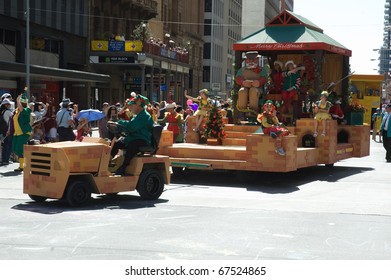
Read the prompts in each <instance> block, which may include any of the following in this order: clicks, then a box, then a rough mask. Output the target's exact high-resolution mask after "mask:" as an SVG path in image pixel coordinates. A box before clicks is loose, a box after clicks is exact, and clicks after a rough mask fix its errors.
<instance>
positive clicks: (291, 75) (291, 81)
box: [282, 60, 305, 114]
mask: <svg viewBox="0 0 391 280" xmlns="http://www.w3.org/2000/svg"><path fill="white" fill-rule="evenodd" d="M285 68H286V69H285V71H284V73H283V77H284V84H283V87H282V101H283V103H284V104H283V113H285V114H287V113H292V112H293V106H292V102H293V100H294V98H295V97H296V96H297V95H298V92H299V87H300V73H299V72H298V71H300V70H305V67H304V66H301V67H296V65H295V64H294V62H293V61H292V60H289V61H287V62H286V63H285Z"/></svg>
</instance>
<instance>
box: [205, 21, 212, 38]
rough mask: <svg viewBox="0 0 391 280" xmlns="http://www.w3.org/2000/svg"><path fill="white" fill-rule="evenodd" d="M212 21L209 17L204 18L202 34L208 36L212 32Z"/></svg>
mask: <svg viewBox="0 0 391 280" xmlns="http://www.w3.org/2000/svg"><path fill="white" fill-rule="evenodd" d="M211 23H212V21H211V20H210V19H205V20H204V35H205V36H210V35H211V34H212V25H211Z"/></svg>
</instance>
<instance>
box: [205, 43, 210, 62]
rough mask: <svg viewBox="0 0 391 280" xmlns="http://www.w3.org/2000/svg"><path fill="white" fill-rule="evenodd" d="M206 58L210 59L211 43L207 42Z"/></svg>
mask: <svg viewBox="0 0 391 280" xmlns="http://www.w3.org/2000/svg"><path fill="white" fill-rule="evenodd" d="M203 58H204V59H210V43H205V44H204V55H203Z"/></svg>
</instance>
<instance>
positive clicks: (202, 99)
mask: <svg viewBox="0 0 391 280" xmlns="http://www.w3.org/2000/svg"><path fill="white" fill-rule="evenodd" d="M198 93H199V96H198V97H197V98H194V97H191V96H190V95H188V94H187V90H185V92H184V94H185V97H186V98H187V99H190V100H193V102H196V103H198V109H197V111H195V113H194V116H196V117H197V119H196V127H195V128H194V129H193V130H194V131H195V132H198V131H199V129H200V125H201V123H202V120H203V119H204V117H207V116H208V113H209V111H210V109H211V108H212V107H213V105H212V99H210V98H209V91H208V90H207V89H201V90H200V91H199V92H198Z"/></svg>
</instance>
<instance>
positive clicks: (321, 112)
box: [313, 91, 333, 137]
mask: <svg viewBox="0 0 391 280" xmlns="http://www.w3.org/2000/svg"><path fill="white" fill-rule="evenodd" d="M327 96H328V93H327V91H323V92H322V93H321V94H320V100H319V101H317V102H316V103H315V104H314V108H313V111H314V113H315V117H314V119H315V132H314V137H317V136H318V123H319V122H322V128H323V131H322V134H321V135H322V136H326V120H331V115H330V113H329V111H330V108H331V106H332V105H333V104H331V102H330V101H327Z"/></svg>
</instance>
